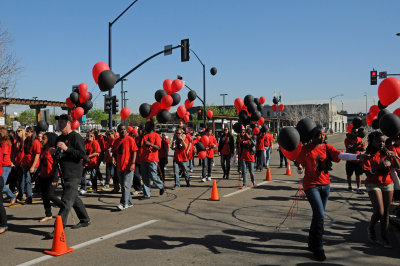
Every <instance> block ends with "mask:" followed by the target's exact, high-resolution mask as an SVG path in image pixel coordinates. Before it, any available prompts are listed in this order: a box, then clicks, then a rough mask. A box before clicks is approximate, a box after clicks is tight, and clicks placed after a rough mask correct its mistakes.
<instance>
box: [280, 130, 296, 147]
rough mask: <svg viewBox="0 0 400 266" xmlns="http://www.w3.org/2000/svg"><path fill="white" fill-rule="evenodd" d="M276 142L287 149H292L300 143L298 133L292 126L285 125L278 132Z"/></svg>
mask: <svg viewBox="0 0 400 266" xmlns="http://www.w3.org/2000/svg"><path fill="white" fill-rule="evenodd" d="M278 143H279V145H280V146H282V148H284V149H285V150H287V151H294V150H295V149H296V148H297V146H298V145H299V143H300V134H299V132H298V131H297V129H296V128H294V127H285V128H283V129H282V130H281V131H280V132H279V136H278Z"/></svg>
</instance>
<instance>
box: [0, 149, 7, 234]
mask: <svg viewBox="0 0 400 266" xmlns="http://www.w3.org/2000/svg"><path fill="white" fill-rule="evenodd" d="M0 163H1V164H2V163H3V149H2V148H1V147H0ZM2 175H3V168H1V167H0V191H3V188H4V185H5V182H4V179H3V176H2ZM7 230H8V226H7V213H6V209H5V208H4V205H3V195H1V196H0V234H4V233H5V232H6V231H7Z"/></svg>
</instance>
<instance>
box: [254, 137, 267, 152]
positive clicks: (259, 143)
mask: <svg viewBox="0 0 400 266" xmlns="http://www.w3.org/2000/svg"><path fill="white" fill-rule="evenodd" d="M265 139H266V135H264V134H259V135H258V136H257V144H256V150H258V151H265V148H264V143H265Z"/></svg>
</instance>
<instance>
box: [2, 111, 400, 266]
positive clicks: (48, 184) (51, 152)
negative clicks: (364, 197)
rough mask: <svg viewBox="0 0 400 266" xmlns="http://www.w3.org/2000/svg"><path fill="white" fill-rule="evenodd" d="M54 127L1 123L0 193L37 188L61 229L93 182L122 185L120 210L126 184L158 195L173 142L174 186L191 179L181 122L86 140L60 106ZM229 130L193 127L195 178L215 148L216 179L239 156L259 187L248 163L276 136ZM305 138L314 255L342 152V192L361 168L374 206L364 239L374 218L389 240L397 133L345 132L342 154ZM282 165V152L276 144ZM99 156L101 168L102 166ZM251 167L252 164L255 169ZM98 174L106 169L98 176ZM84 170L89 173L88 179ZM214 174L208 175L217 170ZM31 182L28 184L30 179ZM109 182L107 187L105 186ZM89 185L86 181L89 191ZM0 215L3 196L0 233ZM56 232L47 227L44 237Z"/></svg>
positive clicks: (86, 221)
mask: <svg viewBox="0 0 400 266" xmlns="http://www.w3.org/2000/svg"><path fill="white" fill-rule="evenodd" d="M57 119H58V127H59V129H60V131H61V134H60V135H57V134H55V133H50V132H36V131H35V128H33V127H27V128H24V127H19V128H17V129H16V131H15V132H14V131H10V132H7V130H6V129H4V128H1V129H0V143H1V148H0V163H1V164H2V166H3V167H2V168H1V167H0V174H1V178H0V191H4V193H5V194H6V196H7V198H8V200H9V203H10V204H14V203H16V202H22V203H25V204H31V203H32V198H33V195H34V193H40V196H41V198H42V200H43V206H44V214H45V215H44V217H43V218H42V219H41V220H40V222H46V221H50V220H53V214H52V210H51V202H53V203H54V204H55V205H56V206H58V207H59V208H60V211H59V215H61V216H62V220H63V224H64V227H65V225H66V221H67V217H68V214H69V212H70V210H71V208H73V209H74V210H75V212H76V213H77V216H78V218H79V223H78V224H76V225H74V226H73V227H72V228H73V229H77V228H80V227H86V226H89V225H90V217H89V215H88V213H87V211H86V208H85V206H84V203H83V201H82V200H81V198H80V197H79V195H81V196H83V195H85V194H86V193H89V191H90V192H91V193H97V192H98V190H99V186H101V189H102V190H104V191H110V192H112V193H121V198H120V201H119V204H118V205H117V206H116V208H117V210H120V211H123V210H125V209H128V208H131V207H132V206H133V202H132V193H131V191H132V188H133V189H134V190H135V191H136V192H137V194H139V195H141V196H140V197H139V199H140V200H146V199H149V198H150V197H151V189H152V188H153V189H154V188H156V189H157V190H158V191H159V195H163V194H164V192H165V181H166V178H165V167H166V165H168V163H169V158H168V157H169V156H168V155H169V154H170V150H172V152H173V159H172V168H173V172H174V175H173V182H174V184H173V186H172V187H171V188H172V189H174V190H177V189H179V188H180V187H181V180H182V181H183V180H185V183H186V186H187V187H190V185H191V176H190V175H191V173H192V172H193V167H194V165H195V161H194V159H195V155H196V154H198V153H199V147H200V146H199V145H198V143H199V142H201V138H200V137H199V136H192V135H191V134H190V132H189V130H188V129H187V128H186V126H185V124H184V122H183V121H181V122H180V124H179V126H178V127H177V129H176V131H175V132H174V134H173V136H172V137H171V138H168V137H167V136H166V134H161V135H160V134H159V133H157V132H155V125H154V122H152V121H147V122H146V123H145V125H143V126H141V127H139V128H138V133H137V134H136V135H132V134H131V133H128V132H127V128H126V126H125V125H123V124H120V125H119V126H118V127H117V130H116V131H115V130H112V129H111V130H108V131H107V132H106V134H105V136H103V135H102V134H100V133H99V131H98V130H92V131H90V132H88V133H87V134H86V138H85V139H83V137H82V136H81V135H80V134H79V133H77V132H75V131H73V130H72V129H71V121H72V120H71V117H70V116H68V115H66V114H63V115H61V116H58V117H57ZM230 132H231V131H230V129H229V128H227V127H226V128H224V129H223V131H222V132H221V134H220V135H219V136H215V135H214V133H213V131H212V129H211V128H207V129H205V130H204V131H203V132H201V133H200V135H202V134H203V135H205V136H207V137H208V138H207V139H208V141H207V145H204V148H205V153H206V155H205V158H204V159H202V160H200V159H199V164H201V177H200V181H201V182H207V181H211V180H212V178H213V166H214V156H215V154H217V153H218V154H219V155H220V156H221V167H222V172H223V176H222V178H223V179H229V178H230V173H231V164H232V162H235V163H237V166H238V168H237V171H238V172H239V173H240V179H241V180H242V182H243V183H242V186H241V187H240V188H241V189H246V188H248V182H247V173H248V174H249V175H250V181H251V183H252V185H253V186H256V185H257V184H256V182H255V177H254V171H255V170H256V171H262V170H263V169H266V168H268V167H269V166H270V158H271V152H272V151H273V143H274V141H275V140H274V137H273V135H272V134H271V133H270V132H269V130H268V129H266V130H263V131H261V132H258V133H257V134H254V130H253V128H251V127H247V128H245V127H243V128H242V130H241V131H240V132H239V133H238V134H237V136H235V137H234V136H233V135H232V134H231V133H230ZM310 139H311V141H310V142H309V143H304V146H303V148H302V150H301V153H300V155H299V156H298V158H297V159H296V161H295V165H296V166H297V168H298V171H299V172H304V178H303V188H304V191H305V194H306V195H307V199H308V201H309V203H310V206H311V208H312V211H313V217H312V222H311V226H310V232H309V242H308V246H309V248H310V250H311V251H312V252H313V253H314V255H315V256H316V258H317V259H318V260H325V258H326V257H325V253H324V249H323V245H322V236H323V232H324V216H325V208H326V204H327V201H328V197H329V190H330V177H329V171H330V170H331V169H332V168H331V165H332V162H339V161H340V160H346V161H347V162H346V175H347V181H348V186H349V190H352V185H351V183H352V180H351V178H352V175H353V173H355V175H356V184H357V190H356V192H357V193H359V194H363V193H365V192H364V191H363V190H362V189H361V175H362V174H363V173H365V175H366V180H365V185H366V191H367V193H368V195H369V198H370V200H371V203H372V206H373V214H372V217H371V221H370V225H369V227H368V236H369V239H370V241H371V242H374V243H376V242H377V237H376V234H375V225H376V224H377V222H378V221H380V226H381V237H382V243H383V245H384V246H385V247H390V244H389V241H388V238H387V230H388V221H389V219H388V208H389V206H390V203H391V202H392V198H393V192H394V186H393V181H396V178H397V179H398V174H400V172H399V169H400V162H399V154H400V137H398V138H395V139H386V138H385V137H384V136H383V135H382V133H380V132H379V131H375V132H372V133H370V134H369V136H368V141H367V145H365V144H364V141H363V139H362V138H360V137H359V136H358V134H357V129H354V130H352V132H351V133H349V134H348V135H347V137H346V140H345V146H346V153H343V152H340V151H338V150H337V149H336V148H335V147H333V146H332V145H330V144H326V138H325V134H323V132H322V131H321V129H320V128H318V127H316V128H315V129H314V130H313V132H312V136H311V138H310ZM278 151H279V152H280V154H281V161H280V166H281V167H282V161H283V160H286V158H285V157H284V155H283V154H282V152H281V151H280V149H279V148H278ZM102 163H103V164H105V173H102V171H100V165H101V164H102ZM254 168H255V169H254ZM103 174H105V176H103ZM87 176H89V179H88V178H87ZM214 177H215V175H214ZM33 184H34V185H33ZM59 184H61V185H62V188H63V191H62V195H61V198H59V197H58V196H57V194H56V189H57V187H58V185H59ZM111 187H112V190H111ZM89 188H90V189H89ZM7 228H8V227H7V218H6V214H5V209H4V207H3V196H2V197H0V234H2V233H4V232H6V231H7ZM47 237H48V238H52V237H53V233H49V234H48V235H47Z"/></svg>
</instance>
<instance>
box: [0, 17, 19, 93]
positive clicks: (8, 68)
mask: <svg viewBox="0 0 400 266" xmlns="http://www.w3.org/2000/svg"><path fill="white" fill-rule="evenodd" d="M11 43H12V39H11V36H10V33H9V31H8V28H7V27H6V26H4V25H2V24H1V23H0V88H5V87H7V89H8V90H7V96H12V95H13V94H14V93H15V85H16V81H17V75H18V73H19V72H21V71H22V67H21V66H20V65H19V61H18V59H17V57H16V56H15V53H14V51H13V50H12V49H10V45H11Z"/></svg>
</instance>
